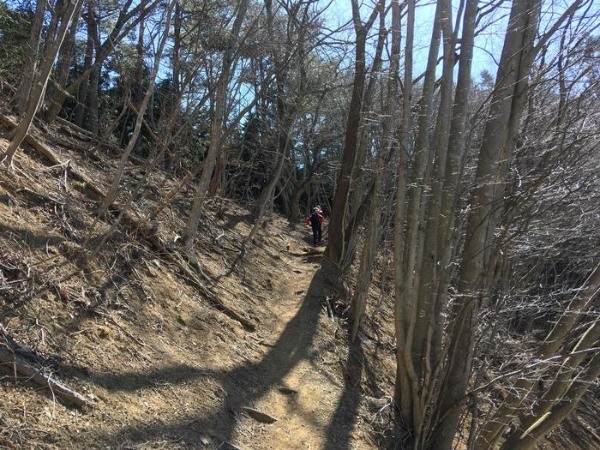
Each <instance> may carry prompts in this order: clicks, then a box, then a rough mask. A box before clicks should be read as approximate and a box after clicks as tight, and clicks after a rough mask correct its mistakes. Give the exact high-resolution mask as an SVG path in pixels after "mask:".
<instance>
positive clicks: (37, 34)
mask: <svg viewBox="0 0 600 450" xmlns="http://www.w3.org/2000/svg"><path fill="white" fill-rule="evenodd" d="M46 5H47V2H46V1H45V0H36V7H35V15H34V16H33V23H32V24H31V31H30V32H29V51H28V52H27V54H26V56H25V64H24V65H23V72H22V74H23V75H22V77H21V83H20V84H19V87H18V89H17V92H16V93H15V96H14V99H13V100H14V102H15V106H16V109H17V113H18V114H19V115H22V114H24V113H25V109H26V107H27V99H28V98H29V92H30V91H31V85H32V83H33V79H34V76H35V74H36V72H37V67H38V56H39V53H40V41H41V39H42V26H43V24H44V15H45V14H46Z"/></svg>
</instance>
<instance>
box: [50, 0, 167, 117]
mask: <svg viewBox="0 0 600 450" xmlns="http://www.w3.org/2000/svg"><path fill="white" fill-rule="evenodd" d="M132 3H133V0H125V3H124V4H123V6H122V7H121V10H120V12H119V16H118V17H117V20H116V21H115V24H114V26H113V28H112V30H111V32H110V33H109V35H108V36H107V38H106V39H105V40H104V42H103V43H102V45H100V46H99V47H98V48H97V51H96V54H95V59H94V62H93V64H92V65H90V66H89V67H87V68H85V69H84V71H83V73H82V74H81V75H79V77H77V79H76V80H74V81H73V82H72V83H71V84H69V86H66V87H64V88H63V89H61V90H60V93H59V94H57V96H56V97H55V102H56V104H57V105H58V106H60V107H59V108H58V110H60V108H62V105H63V104H64V102H65V100H66V98H67V96H68V95H73V94H74V93H75V92H76V91H77V90H78V89H79V86H80V85H81V84H82V83H84V82H85V81H86V80H87V79H88V77H89V76H90V75H91V74H92V72H93V71H94V70H100V65H101V64H102V63H103V62H104V61H105V59H106V58H107V57H108V55H110V52H111V51H112V50H113V49H114V47H115V45H116V44H117V43H119V42H120V41H121V40H122V39H123V38H124V37H125V36H127V34H128V33H129V32H130V31H131V30H133V29H134V28H135V27H136V26H137V25H138V24H139V23H140V21H142V20H143V19H144V18H145V17H146V16H147V15H148V14H149V13H150V12H151V11H152V10H154V8H155V7H156V6H157V5H158V4H159V3H160V0H141V1H140V2H138V3H136V4H135V6H134V8H133V9H132V10H131V11H128V9H129V7H130V6H131V4H132ZM55 119H56V117H50V116H47V117H46V120H47V121H48V122H49V123H51V122H53V121H54V120H55Z"/></svg>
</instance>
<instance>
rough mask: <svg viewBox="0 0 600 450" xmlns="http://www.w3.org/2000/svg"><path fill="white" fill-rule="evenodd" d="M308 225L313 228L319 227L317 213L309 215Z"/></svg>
mask: <svg viewBox="0 0 600 450" xmlns="http://www.w3.org/2000/svg"><path fill="white" fill-rule="evenodd" d="M310 224H311V225H312V226H313V227H316V226H318V225H319V213H316V212H314V213H312V214H311V215H310Z"/></svg>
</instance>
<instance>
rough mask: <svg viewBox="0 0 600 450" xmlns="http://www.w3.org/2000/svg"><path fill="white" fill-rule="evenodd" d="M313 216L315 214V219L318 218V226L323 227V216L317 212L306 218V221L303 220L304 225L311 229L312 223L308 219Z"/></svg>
mask: <svg viewBox="0 0 600 450" xmlns="http://www.w3.org/2000/svg"><path fill="white" fill-rule="evenodd" d="M313 214H316V215H317V217H318V218H319V225H323V221H324V220H325V217H323V215H322V214H321V213H319V212H316V211H315V212H313V213H312V214H311V215H310V216H308V217H307V218H306V219H304V223H305V224H306V225H308V226H309V227H312V222H311V220H310V218H311V217H312V215H313Z"/></svg>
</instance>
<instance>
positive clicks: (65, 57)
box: [44, 2, 83, 117]
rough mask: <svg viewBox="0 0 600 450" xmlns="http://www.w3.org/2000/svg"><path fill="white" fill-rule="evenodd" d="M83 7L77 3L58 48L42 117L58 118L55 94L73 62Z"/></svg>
mask: <svg viewBox="0 0 600 450" xmlns="http://www.w3.org/2000/svg"><path fill="white" fill-rule="evenodd" d="M82 7H83V2H79V4H78V6H77V9H76V10H75V13H74V14H73V19H72V22H71V28H70V29H69V32H68V33H67V36H66V37H65V41H64V42H63V45H62V46H61V48H60V51H59V55H58V63H57V67H56V70H55V77H54V78H55V79H52V80H50V84H49V85H48V90H47V92H46V98H47V99H48V101H47V102H46V103H47V105H46V112H44V116H47V114H50V115H52V116H54V117H56V116H58V114H59V113H60V105H58V104H57V103H56V102H55V101H54V98H55V96H56V95H57V93H58V92H59V91H60V89H61V88H62V86H64V84H65V83H66V82H67V78H68V77H69V70H70V69H71V61H72V60H73V54H74V52H75V37H76V34H77V28H78V25H79V24H78V22H79V18H80V16H81V9H82Z"/></svg>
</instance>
